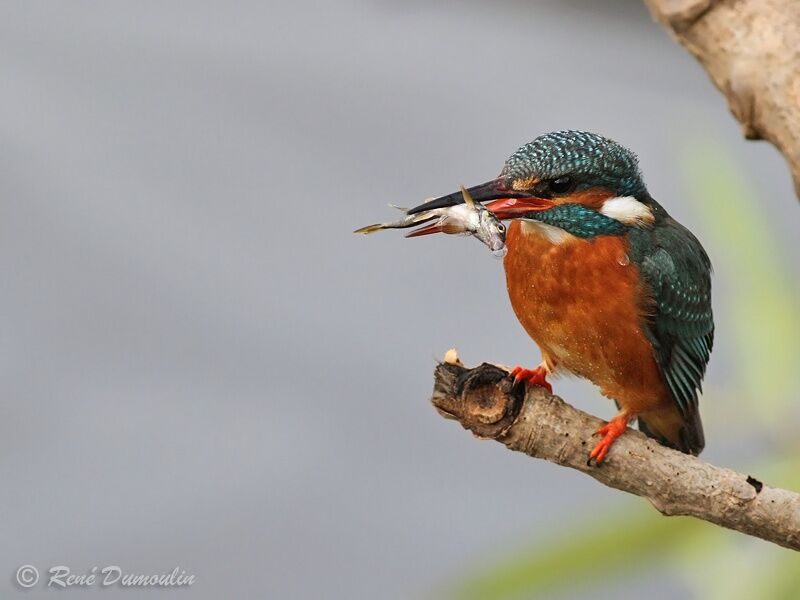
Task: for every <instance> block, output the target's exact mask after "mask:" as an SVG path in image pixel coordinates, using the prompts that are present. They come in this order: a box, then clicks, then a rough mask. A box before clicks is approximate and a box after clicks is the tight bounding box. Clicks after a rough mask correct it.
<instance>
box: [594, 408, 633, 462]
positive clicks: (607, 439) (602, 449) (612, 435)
mask: <svg viewBox="0 0 800 600" xmlns="http://www.w3.org/2000/svg"><path fill="white" fill-rule="evenodd" d="M629 420H630V417H629V416H628V415H627V414H626V413H620V414H618V415H617V416H616V417H614V418H613V419H611V420H610V421H609V422H608V423H606V424H605V425H603V426H602V427H600V428H599V429H598V430H597V431H595V435H602V436H603V439H601V440H600V441H599V442H597V445H596V446H595V447H594V450H592V452H591V453H590V454H589V460H588V461H587V462H586V464H587V465H591V464H592V460H594V462H595V464H597V465H599V464H600V463H602V462H603V459H605V457H606V454H608V451H609V450H610V449H611V446H613V445H614V442H615V441H616V439H617V438H618V437H619V436H621V435H622V434H623V433H625V432H626V431H627V430H628V421H629Z"/></svg>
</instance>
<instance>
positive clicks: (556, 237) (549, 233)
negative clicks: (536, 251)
mask: <svg viewBox="0 0 800 600" xmlns="http://www.w3.org/2000/svg"><path fill="white" fill-rule="evenodd" d="M522 232H523V233H524V234H526V235H539V236H541V237H543V238H544V239H546V240H547V241H548V242H550V243H551V244H556V245H559V244H563V243H565V242H570V241H573V240H576V239H578V238H577V237H575V236H574V235H572V234H571V233H570V232H569V231H564V230H563V229H561V228H560V227H555V226H553V225H548V224H547V223H542V222H541V221H530V220H528V219H523V220H522Z"/></svg>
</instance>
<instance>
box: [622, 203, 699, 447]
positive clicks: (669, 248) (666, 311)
mask: <svg viewBox="0 0 800 600" xmlns="http://www.w3.org/2000/svg"><path fill="white" fill-rule="evenodd" d="M630 241H631V251H632V254H633V256H632V259H634V260H635V261H636V263H637V264H638V265H639V269H640V271H641V275H642V277H643V279H644V281H645V283H646V285H647V286H648V287H649V288H650V290H651V292H652V307H651V308H650V310H649V311H648V314H647V316H646V332H647V335H648V337H649V338H650V341H651V343H652V344H653V349H654V352H655V358H656V362H657V363H658V366H659V369H660V370H661V373H662V375H663V377H664V381H665V383H666V384H667V387H668V388H669V391H670V392H671V395H672V398H673V400H674V401H675V404H676V406H677V408H678V410H679V411H680V414H681V416H682V417H683V420H684V422H685V423H686V425H687V428H686V432H684V436H685V437H686V439H685V440H683V441H682V446H685V447H687V448H688V449H689V450H691V451H692V452H693V453H699V451H700V450H702V447H703V444H704V441H703V430H702V424H701V422H700V417H699V412H698V395H699V393H700V392H701V391H702V381H703V376H704V375H705V372H706V365H707V364H708V360H709V358H710V356H711V350H712V347H713V345H714V317H713V313H712V310H711V261H710V260H709V258H708V255H707V254H706V252H705V250H704V249H703V247H702V245H701V244H700V242H699V241H698V240H697V238H695V237H694V235H693V234H692V233H691V232H690V231H689V230H688V229H686V228H685V227H683V226H682V225H681V224H680V223H678V222H677V221H675V220H673V219H672V218H670V217H666V218H665V219H664V221H663V222H662V223H659V225H658V226H656V227H655V228H654V229H651V230H649V231H647V230H639V231H637V232H635V233H632V234H631V240H630ZM682 449H684V448H682Z"/></svg>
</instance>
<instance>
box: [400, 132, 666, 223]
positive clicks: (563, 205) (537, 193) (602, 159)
mask: <svg viewBox="0 0 800 600" xmlns="http://www.w3.org/2000/svg"><path fill="white" fill-rule="evenodd" d="M468 191H469V192H470V194H471V195H472V196H473V198H474V199H475V200H476V201H479V202H486V208H488V209H489V210H491V211H492V212H493V213H494V214H495V215H496V216H497V217H498V218H500V219H530V220H537V221H545V222H552V223H553V224H556V225H558V224H559V223H562V222H564V223H568V224H569V223H573V222H574V223H578V224H580V223H584V225H586V227H583V228H580V227H577V226H576V227H577V228H576V231H586V232H592V231H596V232H597V233H603V232H606V231H607V232H608V233H612V232H615V233H619V232H621V231H622V230H624V229H626V228H627V227H647V226H649V225H651V224H652V223H653V222H654V220H655V215H656V211H657V210H661V209H660V207H659V206H658V205H657V204H656V203H655V201H654V200H652V198H650V195H649V194H648V193H647V189H646V187H645V185H644V182H643V181H642V177H641V174H640V173H639V167H638V161H637V159H636V156H635V155H634V154H633V153H632V152H630V151H629V150H628V149H626V148H624V147H623V146H621V145H620V144H618V143H616V142H614V141H612V140H609V139H607V138H604V137H602V136H600V135H597V134H594V133H588V132H584V131H557V132H553V133H548V134H545V135H542V136H539V137H537V138H536V139H535V140H533V141H532V142H530V143H528V144H525V145H524V146H522V147H521V148H520V149H519V150H517V151H516V152H514V154H512V155H511V156H510V157H509V159H508V160H507V161H506V163H505V166H504V167H503V170H502V171H501V173H500V175H499V176H498V177H497V178H496V179H493V180H491V181H488V182H486V183H483V184H481V185H478V186H475V187H472V188H469V190H468ZM461 202H463V197H462V194H461V192H456V193H454V194H449V195H447V196H442V197H440V198H435V199H433V200H431V201H429V202H426V203H425V204H421V205H420V206H417V207H414V208H412V209H411V210H410V211H409V213H410V214H413V213H416V212H420V211H423V210H429V209H432V208H442V207H445V206H452V205H455V204H459V203H461ZM579 235H580V233H579ZM583 237H588V234H587V235H584V236H583Z"/></svg>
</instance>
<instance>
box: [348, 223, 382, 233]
mask: <svg viewBox="0 0 800 600" xmlns="http://www.w3.org/2000/svg"><path fill="white" fill-rule="evenodd" d="M381 229H386V227H385V226H384V225H383V223H375V224H374V225H367V226H366V227H361V228H360V229H356V230H355V231H354V232H353V233H361V234H364V235H367V234H370V233H375V232H376V231H380V230H381Z"/></svg>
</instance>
